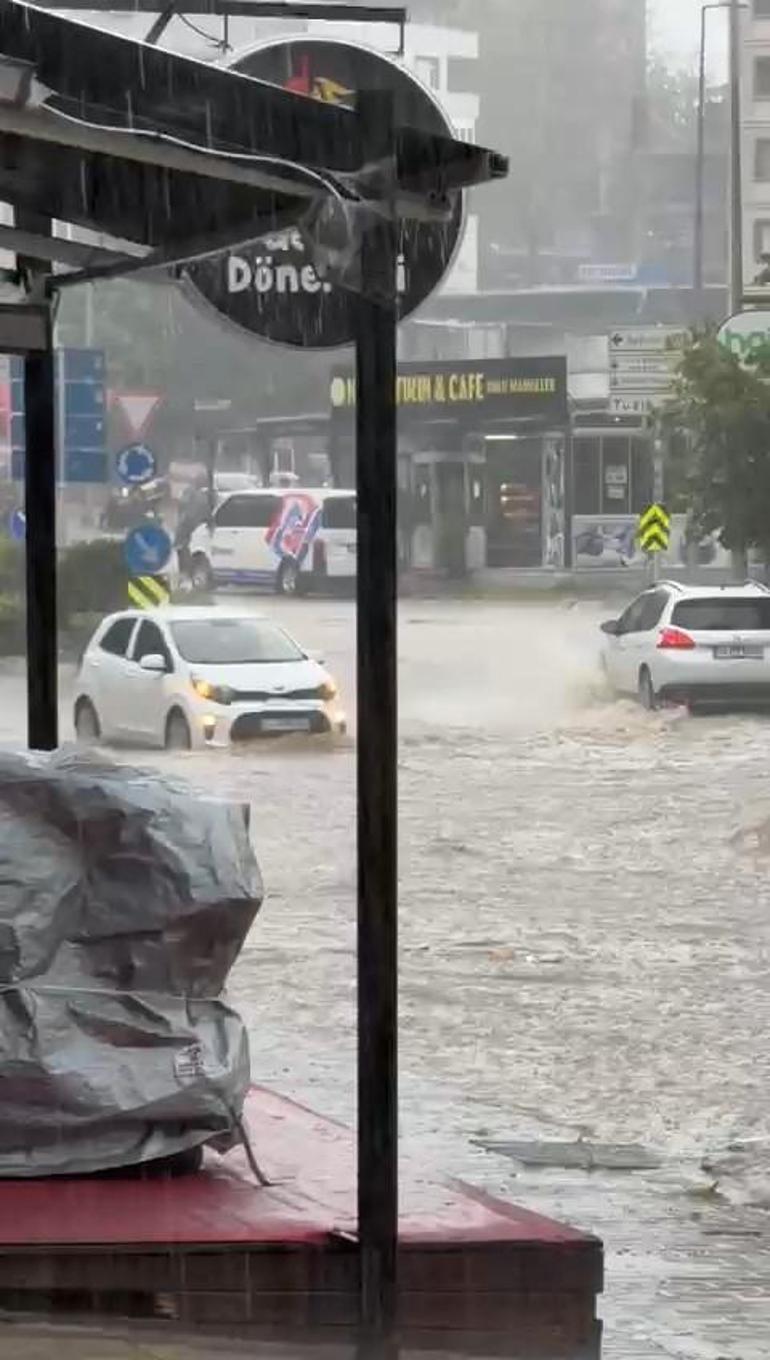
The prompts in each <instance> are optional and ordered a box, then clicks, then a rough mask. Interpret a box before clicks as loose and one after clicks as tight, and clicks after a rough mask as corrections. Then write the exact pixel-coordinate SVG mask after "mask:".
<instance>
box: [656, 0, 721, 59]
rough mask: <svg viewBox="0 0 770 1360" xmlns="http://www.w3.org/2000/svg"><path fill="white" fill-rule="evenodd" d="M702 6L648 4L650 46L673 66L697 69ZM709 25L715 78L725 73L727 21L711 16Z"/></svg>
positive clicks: (668, 1) (669, 1)
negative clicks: (722, 72)
mask: <svg viewBox="0 0 770 1360" xmlns="http://www.w3.org/2000/svg"><path fill="white" fill-rule="evenodd" d="M701 2H702V0H648V11H649V24H650V44H651V46H652V48H653V50H654V51H655V52H657V53H659V54H660V56H662V57H664V58H665V59H666V60H667V61H668V62H669V63H670V64H671V65H674V66H677V67H688V68H690V69H693V70H695V69H696V68H697V64H698V48H699V45H700V12H701ZM707 23H708V30H707V34H708V37H707V46H706V51H707V59H708V65H709V69H710V70H711V72H712V73H713V74H715V75H716V74H718V73H720V72H721V71H722V69H723V64H724V59H725V51H726V42H725V21H724V17H723V16H722V15H721V14H709V15H708V16H707Z"/></svg>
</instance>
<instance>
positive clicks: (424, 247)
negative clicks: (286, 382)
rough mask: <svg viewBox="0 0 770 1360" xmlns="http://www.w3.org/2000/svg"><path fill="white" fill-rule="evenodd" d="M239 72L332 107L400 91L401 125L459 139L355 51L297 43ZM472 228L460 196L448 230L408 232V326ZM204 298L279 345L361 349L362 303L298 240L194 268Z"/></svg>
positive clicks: (241, 62) (395, 71)
mask: <svg viewBox="0 0 770 1360" xmlns="http://www.w3.org/2000/svg"><path fill="white" fill-rule="evenodd" d="M231 65H232V68H233V69H234V70H236V71H241V72H243V74H244V75H249V76H254V77H256V78H257V79H259V80H266V81H268V82H269V83H270V84H273V85H281V86H283V87H284V88H285V89H288V90H293V91H295V92H296V93H299V94H305V95H308V96H310V97H311V98H315V99H319V100H323V101H324V102H327V103H336V104H342V105H350V106H351V107H352V105H353V104H354V101H355V95H356V93H357V91H358V90H361V89H368V90H372V89H390V90H392V91H393V95H394V101H395V116H396V122H397V123H401V124H407V125H411V126H412V127H416V128H420V129H421V130H422V131H423V132H430V133H436V134H438V135H440V136H451V135H452V130H451V127H450V125H449V123H448V121H447V119H446V116H445V115H444V113H443V112H442V111H441V109H440V108H439V106H438V104H437V103H436V101H435V100H434V98H433V96H432V95H431V94H430V93H429V92H428V91H427V90H426V89H425V88H424V87H423V86H422V85H420V83H419V82H418V81H417V80H415V78H414V77H413V76H412V75H410V74H409V72H407V71H404V70H403V69H402V68H401V67H400V66H397V65H396V63H395V62H393V61H390V60H389V59H388V58H387V57H383V56H381V55H380V54H379V53H377V52H372V51H369V50H368V49H367V48H362V47H355V46H354V45H353V44H351V43H344V42H329V41H326V40H323V39H316V38H304V37H298V38H292V39H289V40H287V41H282V42H272V43H268V44H266V45H264V46H260V47H258V48H254V49H252V50H250V51H249V52H246V53H243V52H241V53H239V54H238V55H237V56H236V57H235V59H234V60H233V62H232V63H231ZM462 225H463V203H462V197H461V195H457V198H456V201H455V202H454V204H453V206H452V214H451V219H450V220H449V221H448V222H446V223H424V222H414V221H409V222H403V223H402V224H401V228H400V240H399V253H398V272H397V288H398V296H399V316H400V317H402V318H403V317H406V316H409V314H410V313H411V312H413V311H414V310H415V309H416V308H417V307H419V306H420V304H421V303H423V302H424V301H425V299H426V298H427V297H429V295H430V294H431V293H432V292H433V290H434V289H435V288H436V286H437V285H438V284H439V283H440V282H441V279H442V278H443V277H444V275H445V273H446V272H447V270H448V268H449V266H450V265H451V263H452V260H453V258H454V254H455V250H456V248H457V244H458V241H459V238H460V234H461V231H462ZM188 277H189V280H190V282H191V283H192V284H193V286H194V288H195V290H196V291H197V292H198V293H199V294H200V295H201V296H202V297H203V298H204V299H205V300H206V301H207V302H208V303H210V304H211V306H213V307H214V308H215V309H216V310H217V311H218V312H219V313H221V315H222V316H223V317H226V318H227V320H228V321H230V322H232V323H234V324H235V325H237V326H240V327H241V328H242V329H243V330H246V331H250V332H251V333H252V334H254V335H258V336H261V337H262V338H263V339H265V340H272V341H274V342H275V343H277V344H283V345H295V346H301V347H302V348H305V349H329V348H333V347H336V346H338V345H347V344H350V343H352V341H353V340H354V339H355V295H354V294H353V293H351V292H350V291H349V290H347V289H344V288H342V287H338V286H336V285H335V284H333V283H331V282H329V281H328V280H326V279H324V280H322V279H320V278H319V277H318V275H317V274H316V271H315V269H314V268H313V263H312V260H311V258H310V254H309V251H308V249H307V248H306V245H305V242H304V241H303V239H302V237H301V236H300V234H299V232H298V231H296V230H291V231H285V232H277V233H275V234H274V235H271V236H266V237H264V238H263V239H262V240H261V241H259V242H258V243H255V244H254V245H253V246H249V247H248V248H247V249H243V250H241V251H237V252H230V253H228V254H224V255H218V256H216V257H213V258H211V259H207V260H199V261H196V262H195V263H194V264H192V265H190V266H189V270H188Z"/></svg>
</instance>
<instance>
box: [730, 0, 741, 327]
mask: <svg viewBox="0 0 770 1360" xmlns="http://www.w3.org/2000/svg"><path fill="white" fill-rule="evenodd" d="M742 8H743V6H742V5H741V3H740V0H730V15H729V18H730V311H731V312H738V311H740V308H741V302H742V300H743V183H742V176H741V46H740V11H741V9H742Z"/></svg>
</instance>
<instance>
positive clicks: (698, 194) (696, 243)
mask: <svg viewBox="0 0 770 1360" xmlns="http://www.w3.org/2000/svg"><path fill="white" fill-rule="evenodd" d="M710 8H711V6H710V5H702V6H701V12H700V63H699V67H698V147H697V152H696V156H695V228H694V232H693V290H694V292H695V305H696V307H697V312H698V320H699V321H700V320H701V319H702V316H703V181H704V170H705V159H706V126H705V124H706V117H705V115H706V13H707V11H708V10H709V9H710Z"/></svg>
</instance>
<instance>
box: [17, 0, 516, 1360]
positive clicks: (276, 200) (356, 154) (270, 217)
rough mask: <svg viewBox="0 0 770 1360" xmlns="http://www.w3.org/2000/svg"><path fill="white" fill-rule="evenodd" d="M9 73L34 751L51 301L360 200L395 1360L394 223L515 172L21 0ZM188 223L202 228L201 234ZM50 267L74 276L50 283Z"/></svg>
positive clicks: (389, 1280)
mask: <svg viewBox="0 0 770 1360" xmlns="http://www.w3.org/2000/svg"><path fill="white" fill-rule="evenodd" d="M76 3H77V0H76ZM93 3H94V0H90V4H89V7H93ZM212 4H227V5H231V0H212ZM112 7H113V6H112V4H111V5H110V8H112ZM185 7H186V8H190V5H189V0H185ZM130 8H131V9H136V8H144V0H131V4H130ZM147 8H148V9H149V8H150V4H149V0H147ZM155 8H157V6H155ZM205 12H211V10H210V9H209V8H207V9H206V11H205ZM356 17H360V16H359V15H358V14H357V16H356ZM9 59H10V61H9ZM25 64H26V68H25ZM4 66H5V67H6V70H5V74H6V75H9V76H10V77H11V78H12V77H13V73H14V72H16V73H17V74H18V75H19V97H17V98H16V99H15V100H14V97H13V96H8V95H7V94H6V89H5V86H4V85H3V83H2V81H0V91H2V94H3V95H4V96H5V98H2V97H0V199H2V200H5V201H9V202H10V203H11V204H12V205H13V207H14V210H15V218H16V220H15V225H14V226H13V227H3V228H2V229H0V247H2V246H4V247H5V248H8V249H12V250H14V251H15V252H16V254H17V273H18V280H19V282H20V283H21V284H22V285H23V286H24V288H25V289H26V294H27V297H28V302H27V304H26V305H25V306H24V307H23V308H22V309H20V308H19V306H18V305H17V304H14V306H11V307H10V308H9V307H5V308H4V307H3V306H2V305H0V346H2V343H3V341H5V346H6V348H11V345H10V344H9V343H8V339H9V330H8V324H9V323H13V322H14V318H15V319H16V325H17V327H18V329H17V330H16V331H14V332H13V333H12V334H11V336H10V338H11V339H12V338H13V337H14V335H15V336H16V338H17V339H20V338H21V332H22V330H23V327H22V326H19V325H18V323H19V319H20V317H21V316H22V315H23V316H25V317H28V318H29V326H28V328H27V332H26V339H24V342H23V343H21V344H19V345H17V346H13V347H14V348H16V349H17V351H18V350H22V351H23V352H24V354H25V379H24V385H25V408H26V468H25V507H26V522H27V533H26V562H27V693H28V740H29V745H30V746H31V747H32V748H34V749H39V750H52V749H54V748H55V747H56V746H57V744H58V735H59V734H58V692H57V661H58V657H57V613H56V452H55V431H56V420H55V409H56V403H55V384H54V354H53V316H54V311H55V305H56V298H57V296H58V293H59V291H60V289H61V288H62V287H67V286H71V285H72V284H73V283H74V282H76V281H82V280H84V279H87V278H93V277H100V276H104V275H105V273H107V274H121V275H123V274H127V273H130V272H131V271H136V270H145V271H147V270H156V271H160V270H163V271H165V273H166V274H169V273H173V270H174V269H176V268H177V267H179V265H180V264H183V262H184V261H185V260H190V259H192V258H197V257H198V256H199V255H200V254H201V253H202V252H203V253H212V252H214V251H221V250H223V249H225V248H227V247H228V246H230V247H234V246H236V245H239V244H242V243H243V242H245V241H249V240H254V239H255V238H258V237H259V236H260V235H262V234H264V233H265V232H267V231H270V230H276V229H281V228H285V227H286V226H288V225H291V224H296V223H298V222H299V221H300V219H301V217H302V215H303V213H305V212H306V211H307V208H308V205H309V204H313V203H316V202H317V200H318V197H319V195H321V194H324V195H329V194H336V195H338V196H343V197H344V196H347V197H348V198H349V199H351V200H353V201H354V202H357V203H360V204H361V205H362V207H363V208H365V209H366V211H364V212H363V213H362V215H361V218H360V222H359V230H360V240H359V242H358V244H359V249H360V259H361V275H360V292H359V294H358V297H359V305H358V327H357V342H356V363H357V384H358V387H357V390H358V402H357V417H356V419H357V441H358V445H357V459H358V526H359V527H358V537H359V541H358V573H359V574H358V587H359V588H358V603H357V623H358V637H357V652H358V680H359V730H358V789H357V799H358V816H357V828H358V980H359V986H358V1096H359V1101H358V1168H359V1174H358V1236H359V1260H360V1299H361V1309H360V1348H359V1349H360V1354H361V1355H362V1356H366V1357H367V1360H370V1358H371V1357H375V1356H377V1357H382V1356H385V1355H392V1354H394V1353H395V1351H396V1350H397V1318H396V1298H397V1295H396V1264H397V1225H398V1163H397V1141H398V1129H397V1056H396V1040H397V1009H396V1005H397V954H396V920H397V849H396V847H397V726H396V703H397V681H396V451H397V450H396V381H395V378H396V306H395V291H396V254H397V227H398V219H399V216H400V215H404V216H406V215H412V214H415V215H417V214H421V213H424V214H427V215H431V214H433V213H435V212H438V213H439V214H440V213H441V212H442V210H443V204H444V201H445V199H446V195H447V194H448V193H451V192H452V191H454V190H458V189H461V188H463V187H465V186H467V185H470V184H475V183H481V182H484V181H486V180H489V179H493V178H497V177H500V176H502V175H503V174H504V173H506V163H505V161H504V159H503V158H502V157H499V156H495V155H494V153H492V152H488V151H484V150H482V149H480V148H477V147H472V146H468V145H467V144H466V143H462V142H454V141H453V140H452V139H450V138H441V137H435V136H429V135H427V134H425V133H422V132H419V131H417V130H415V129H413V128H403V127H397V126H394V119H393V98H392V95H391V94H390V93H388V92H383V91H371V92H366V91H363V92H361V94H360V95H359V99H358V106H357V110H356V111H355V112H354V111H351V110H349V109H341V108H336V107H331V106H328V105H323V104H319V103H316V102H315V101H313V100H308V99H306V98H304V97H303V96H301V95H296V94H293V93H289V92H286V91H283V90H279V89H277V88H276V87H274V86H270V85H267V84H265V83H263V82H260V81H255V80H252V79H251V78H249V77H247V76H241V75H237V74H234V73H231V72H228V71H222V70H219V69H216V68H212V67H209V66H207V65H206V64H205V63H201V62H195V61H191V60H189V59H188V58H184V57H180V56H176V55H173V54H171V53H168V52H165V51H161V50H159V49H158V48H157V47H152V46H148V45H147V44H145V43H137V42H133V41H132V40H130V39H127V38H123V37H119V36H117V35H115V34H107V33H103V32H101V31H100V30H96V29H93V28H90V27H88V26H85V25H82V24H78V23H76V22H74V21H72V20H69V19H64V18H61V17H59V16H56V15H52V14H50V13H47V12H46V11H44V10H42V9H35V8H30V7H28V6H26V5H23V4H21V3H20V2H19V0H0V76H2V75H3V67H4ZM30 68H31V69H30ZM35 91H37V94H38V95H41V93H42V105H41V106H39V107H33V106H31V105H30V102H29V99H30V95H31V94H34V93H35ZM25 101H26V102H25ZM234 128H237V129H238V136H239V139H240V140H239V143H238V145H236V146H234V145H233V140H232V139H233V129H234ZM372 209H373V210H372ZM196 210H197V211H196ZM201 216H202V217H203V219H204V224H203V229H201V226H200V223H199V218H200V217H201ZM52 219H58V220H61V221H64V222H73V223H75V224H77V225H79V226H80V227H82V228H86V229H87V230H88V232H89V233H91V234H92V235H93V237H94V243H93V244H92V243H90V242H72V241H69V240H64V239H60V238H58V237H55V236H53V235H52V234H51V225H52ZM190 221H196V233H195V235H194V236H193V235H190V234H189V231H188V229H187V225H186V224H187V223H188V222H190ZM54 263H58V264H59V266H60V267H62V266H63V267H64V269H65V270H68V271H69V272H65V273H61V272H60V273H56V272H54V270H53V265H54ZM14 307H15V310H14Z"/></svg>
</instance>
